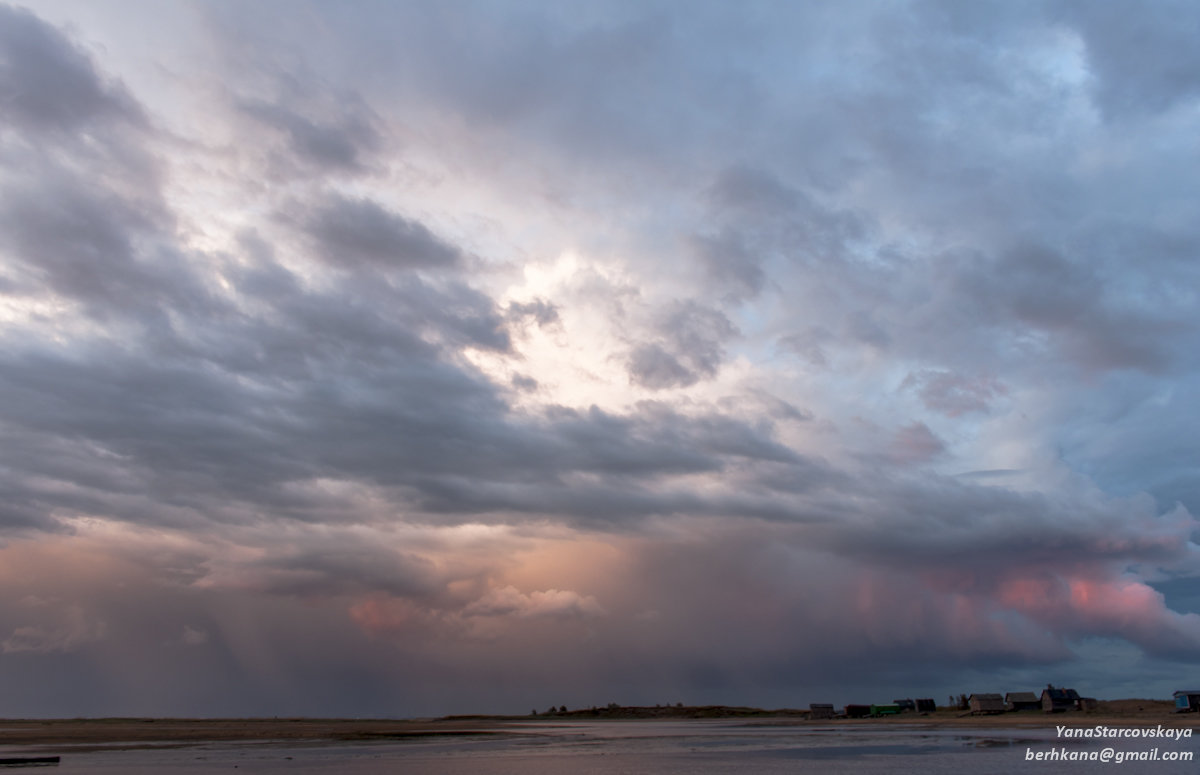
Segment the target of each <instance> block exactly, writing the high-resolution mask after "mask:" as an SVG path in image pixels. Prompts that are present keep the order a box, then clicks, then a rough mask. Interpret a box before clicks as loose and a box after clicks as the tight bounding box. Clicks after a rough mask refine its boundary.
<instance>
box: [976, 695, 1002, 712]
mask: <svg viewBox="0 0 1200 775" xmlns="http://www.w3.org/2000/svg"><path fill="white" fill-rule="evenodd" d="M967 707H968V708H970V709H971V712H972V713H1003V712H1004V697H1002V696H1000V695H999V694H972V695H971V696H970V697H968V698H967Z"/></svg>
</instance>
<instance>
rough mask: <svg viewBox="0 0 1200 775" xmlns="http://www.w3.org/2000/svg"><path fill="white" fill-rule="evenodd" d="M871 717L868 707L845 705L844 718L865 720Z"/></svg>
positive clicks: (869, 707)
mask: <svg viewBox="0 0 1200 775" xmlns="http://www.w3.org/2000/svg"><path fill="white" fill-rule="evenodd" d="M870 715H871V706H870V705H847V706H846V718H866V717H867V716H870Z"/></svg>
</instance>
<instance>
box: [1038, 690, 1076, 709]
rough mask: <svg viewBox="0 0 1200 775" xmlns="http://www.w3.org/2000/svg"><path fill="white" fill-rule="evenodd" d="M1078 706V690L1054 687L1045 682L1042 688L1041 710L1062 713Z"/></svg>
mask: <svg viewBox="0 0 1200 775" xmlns="http://www.w3.org/2000/svg"><path fill="white" fill-rule="evenodd" d="M1078 707H1079V692H1077V691H1075V690H1074V689H1063V688H1061V687H1059V688H1055V687H1054V685H1053V684H1047V685H1046V688H1045V689H1042V710H1044V711H1046V712H1047V713H1062V712H1063V711H1067V710H1075V709H1076V708H1078Z"/></svg>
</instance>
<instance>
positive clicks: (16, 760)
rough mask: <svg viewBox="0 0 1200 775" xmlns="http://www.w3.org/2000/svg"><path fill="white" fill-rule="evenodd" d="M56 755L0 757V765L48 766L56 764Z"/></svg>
mask: <svg viewBox="0 0 1200 775" xmlns="http://www.w3.org/2000/svg"><path fill="white" fill-rule="evenodd" d="M58 761H59V757H57V756H18V757H8V758H4V759H0V767H49V766H50V765H52V764H58Z"/></svg>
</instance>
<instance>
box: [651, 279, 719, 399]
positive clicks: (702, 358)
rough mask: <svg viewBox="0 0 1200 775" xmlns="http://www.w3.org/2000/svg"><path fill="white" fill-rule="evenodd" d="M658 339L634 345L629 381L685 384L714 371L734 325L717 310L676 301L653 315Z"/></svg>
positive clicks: (653, 384) (664, 385) (663, 385)
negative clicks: (655, 316) (655, 319)
mask: <svg viewBox="0 0 1200 775" xmlns="http://www.w3.org/2000/svg"><path fill="white" fill-rule="evenodd" d="M657 318H658V320H657V323H656V328H657V330H658V332H659V334H660V337H661V339H660V340H659V341H658V342H651V343H647V344H641V345H638V346H637V347H635V348H634V350H633V352H632V354H631V355H630V359H629V380H630V382H631V383H633V384H636V385H641V386H642V387H645V388H649V389H651V390H663V389H667V388H673V387H688V386H690V385H694V384H696V383H697V382H698V381H700V380H701V379H704V378H711V377H713V376H715V375H716V374H717V371H718V369H719V368H720V366H721V361H722V360H723V359H724V357H725V353H724V344H725V342H726V341H728V340H729V339H730V338H732V337H733V336H734V335H736V334H737V328H736V327H735V326H734V325H733V324H732V323H731V322H730V321H729V318H727V317H725V315H724V314H723V313H721V312H720V311H719V310H716V309H712V308H707V307H704V306H703V305H700V304H698V303H696V302H695V301H676V302H673V303H671V304H670V305H668V306H667V307H666V308H664V309H663V310H661V311H660V312H659V313H658V315H657Z"/></svg>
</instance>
